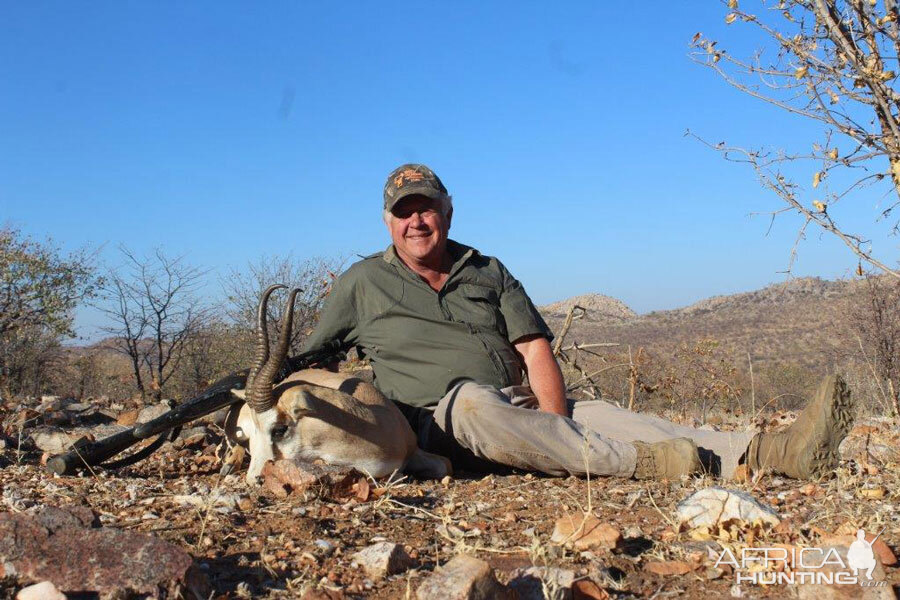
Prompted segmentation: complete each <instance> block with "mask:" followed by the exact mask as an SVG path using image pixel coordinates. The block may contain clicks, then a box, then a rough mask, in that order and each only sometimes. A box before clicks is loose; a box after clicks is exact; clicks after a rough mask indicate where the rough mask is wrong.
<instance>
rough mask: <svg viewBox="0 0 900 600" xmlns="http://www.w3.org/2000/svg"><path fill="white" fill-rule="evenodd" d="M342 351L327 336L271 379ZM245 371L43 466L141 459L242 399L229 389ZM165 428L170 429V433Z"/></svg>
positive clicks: (64, 470)
mask: <svg viewBox="0 0 900 600" xmlns="http://www.w3.org/2000/svg"><path fill="white" fill-rule="evenodd" d="M343 354H344V353H343V351H342V350H341V343H340V341H338V340H331V341H329V342H327V343H325V344H324V345H323V346H322V347H321V348H319V349H316V350H311V351H309V352H303V353H302V354H298V355H297V356H292V357H290V358H288V359H287V360H285V361H284V364H283V365H282V366H281V370H280V371H279V372H278V375H277V376H276V378H275V381H276V382H279V381H282V380H283V379H285V378H286V377H287V376H288V375H290V374H291V373H293V372H294V371H299V370H300V369H306V368H309V367H311V366H313V365H316V364H321V363H324V362H329V360H330V359H335V358H338V359H339V358H342V357H343ZM249 371H250V370H249V369H243V370H241V371H237V372H236V373H231V374H230V375H226V376H225V377H223V378H221V379H219V380H218V381H216V382H215V383H213V384H212V385H210V386H209V387H208V388H206V389H205V390H204V391H203V393H201V394H200V395H199V396H196V397H194V398H191V399H190V400H187V401H185V402H183V403H181V404H179V405H178V406H176V407H175V408H173V409H172V410H170V411H168V412H167V413H165V414H163V415H160V416H159V417H157V418H155V419H153V420H152V421H147V422H146V423H139V424H137V425H135V426H134V427H131V428H129V429H126V430H125V431H121V432H119V433H116V434H113V435H111V436H109V437H107V438H104V439H102V440H99V441H94V442H92V441H88V440H86V439H82V440H79V441H77V442H75V443H74V444H73V445H72V449H71V450H70V451H69V452H66V453H65V454H59V455H57V456H54V457H53V458H51V459H50V460H48V461H47V468H48V469H49V470H50V471H52V472H53V473H57V474H59V475H72V474H74V473H75V472H76V471H77V470H78V469H80V468H83V467H87V468H88V469H91V468H92V467H95V466H99V467H103V468H104V469H118V468H120V467H124V466H127V465H131V464H134V463H136V462H138V461H139V460H143V459H144V458H146V457H148V456H150V455H151V454H153V452H155V451H156V450H157V449H158V448H159V447H160V446H162V445H163V444H164V443H165V442H166V438H167V437H168V438H170V439H172V440H174V439H175V438H176V437H177V436H178V433H179V432H180V431H181V426H182V425H184V424H185V423H188V422H190V421H193V420H194V419H199V418H200V417H204V416H206V415H209V414H212V413H214V412H216V411H217V410H219V409H222V408H225V407H226V406H230V405H232V404H238V403H240V402H243V400H241V399H240V398H239V397H238V396H236V395H234V394H232V393H231V391H232V390H241V389H243V388H244V385H246V383H247V374H248V373H249ZM169 432H171V435H170V433H169ZM154 435H156V436H158V437H157V438H156V439H155V440H154V441H153V442H152V443H150V444H148V445H147V446H146V447H144V448H142V449H141V450H139V451H137V452H135V453H134V454H132V455H130V456H127V457H125V458H122V459H120V460H116V461H112V462H106V461H108V460H109V459H110V458H112V457H113V456H115V455H116V454H119V453H120V452H123V451H124V450H127V449H128V448H130V447H131V446H133V445H135V444H137V443H138V442H140V441H141V440H146V439H149V438H151V437H153V436H154Z"/></svg>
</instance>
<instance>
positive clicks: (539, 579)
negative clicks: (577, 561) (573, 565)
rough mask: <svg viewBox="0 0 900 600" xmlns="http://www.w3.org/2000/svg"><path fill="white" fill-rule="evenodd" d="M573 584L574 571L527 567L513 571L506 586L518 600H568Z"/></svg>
mask: <svg viewBox="0 0 900 600" xmlns="http://www.w3.org/2000/svg"><path fill="white" fill-rule="evenodd" d="M574 583H575V572H574V571H570V570H568V569H557V568H555V567H529V568H527V569H516V570H515V571H513V572H512V574H511V576H510V580H509V584H507V585H508V587H509V589H510V590H512V591H513V592H515V593H516V594H517V595H518V596H517V597H518V598H519V599H520V600H544V598H546V599H547V600H569V598H571V597H572V585H573V584H574ZM545 591H546V593H545Z"/></svg>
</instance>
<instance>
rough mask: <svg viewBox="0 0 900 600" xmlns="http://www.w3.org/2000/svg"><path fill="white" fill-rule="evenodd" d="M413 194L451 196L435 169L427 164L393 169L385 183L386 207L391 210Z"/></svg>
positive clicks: (438, 196)
mask: <svg viewBox="0 0 900 600" xmlns="http://www.w3.org/2000/svg"><path fill="white" fill-rule="evenodd" d="M412 195H419V196H425V197H426V198H431V199H433V200H442V199H444V198H449V194H447V188H445V187H444V184H443V183H441V180H440V178H439V177H438V176H437V175H435V174H434V171H432V170H431V169H429V168H428V167H426V166H425V165H417V164H406V165H400V166H399V167H397V168H396V169H394V170H393V171H391V174H390V175H388V178H387V183H385V184H384V209H385V210H391V209H392V208H394V205H395V204H397V202H399V201H400V200H401V199H403V198H405V197H407V196H412Z"/></svg>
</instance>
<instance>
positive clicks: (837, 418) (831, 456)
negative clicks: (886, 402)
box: [747, 375, 853, 479]
mask: <svg viewBox="0 0 900 600" xmlns="http://www.w3.org/2000/svg"><path fill="white" fill-rule="evenodd" d="M852 425H853V401H852V399H851V397H850V388H848V387H847V384H846V383H844V380H843V379H842V378H841V377H840V375H829V376H828V377H826V378H825V379H823V380H822V383H821V384H820V385H819V389H818V391H817V392H816V396H815V398H813V399H812V401H811V402H810V403H809V404H807V405H806V408H804V409H803V412H802V413H800V416H799V417H797V420H796V421H794V423H793V424H792V425H791V426H790V427H788V428H787V429H786V430H785V431H782V432H780V433H760V434H757V435H756V437H754V438H753V440H752V441H751V442H750V448H749V449H748V451H747V457H748V461H747V462H748V463H749V465H750V470H751V471H760V470H763V469H765V470H771V471H775V472H776V473H781V474H783V475H787V476H788V477H794V478H796V479H819V478H822V477H825V476H826V475H828V474H829V473H831V472H833V471H834V469H835V467H837V465H838V461H839V460H840V454H839V453H838V446H840V444H841V441H842V440H843V439H844V438H845V437H846V436H847V433H848V432H849V431H850V427H851V426H852Z"/></svg>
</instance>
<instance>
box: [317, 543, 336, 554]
mask: <svg viewBox="0 0 900 600" xmlns="http://www.w3.org/2000/svg"><path fill="white" fill-rule="evenodd" d="M313 545H315V547H316V550H317V551H318V552H319V554H322V555H324V556H331V555H332V554H333V553H334V550H335V545H334V542H329V541H328V540H316V541H315V542H313Z"/></svg>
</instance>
